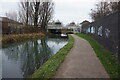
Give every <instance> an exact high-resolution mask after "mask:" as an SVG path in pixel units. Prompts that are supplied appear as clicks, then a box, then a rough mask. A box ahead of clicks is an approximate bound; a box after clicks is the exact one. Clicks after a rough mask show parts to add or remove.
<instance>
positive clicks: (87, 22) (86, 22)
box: [80, 20, 90, 24]
mask: <svg viewBox="0 0 120 80" xmlns="http://www.w3.org/2000/svg"><path fill="white" fill-rule="evenodd" d="M80 24H90V22H89V21H87V20H85V21H83V22H81V23H80Z"/></svg>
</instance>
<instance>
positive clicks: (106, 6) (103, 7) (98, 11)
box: [90, 2, 118, 21]
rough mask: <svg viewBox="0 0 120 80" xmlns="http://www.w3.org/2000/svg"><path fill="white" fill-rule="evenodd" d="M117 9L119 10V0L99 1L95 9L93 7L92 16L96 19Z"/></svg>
mask: <svg viewBox="0 0 120 80" xmlns="http://www.w3.org/2000/svg"><path fill="white" fill-rule="evenodd" d="M116 11H118V2H98V3H97V4H96V6H95V9H91V13H90V16H91V18H92V20H94V21H95V20H97V19H99V18H101V17H104V16H107V15H109V14H111V13H114V12H116Z"/></svg>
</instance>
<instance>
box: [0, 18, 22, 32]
mask: <svg viewBox="0 0 120 80" xmlns="http://www.w3.org/2000/svg"><path fill="white" fill-rule="evenodd" d="M22 27H23V24H22V23H19V22H17V21H14V20H12V19H9V18H7V17H0V29H2V34H12V33H21V30H22Z"/></svg>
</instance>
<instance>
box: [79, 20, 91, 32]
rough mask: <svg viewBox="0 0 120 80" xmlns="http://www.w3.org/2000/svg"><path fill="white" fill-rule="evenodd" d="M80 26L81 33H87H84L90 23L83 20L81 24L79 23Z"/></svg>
mask: <svg viewBox="0 0 120 80" xmlns="http://www.w3.org/2000/svg"><path fill="white" fill-rule="evenodd" d="M80 25H81V33H86V32H88V31H86V27H88V26H89V25H90V22H89V21H87V20H85V21H83V22H81V23H80Z"/></svg>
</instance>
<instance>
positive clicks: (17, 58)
mask: <svg viewBox="0 0 120 80" xmlns="http://www.w3.org/2000/svg"><path fill="white" fill-rule="evenodd" d="M67 42H68V39H67V38H62V37H60V36H59V35H56V36H55V35H54V36H53V35H51V36H47V37H46V38H44V39H41V40H40V39H37V40H31V41H28V42H24V43H22V44H19V45H10V46H9V47H7V48H3V49H0V51H2V77H3V78H26V77H29V76H30V75H31V74H33V73H34V71H35V70H37V69H38V68H39V67H40V66H41V65H43V64H44V63H45V62H46V61H47V60H48V59H49V58H50V57H51V56H53V55H54V54H56V53H57V52H58V51H59V50H60V49H61V48H62V47H63V46H65V45H66V44H67Z"/></svg>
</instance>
